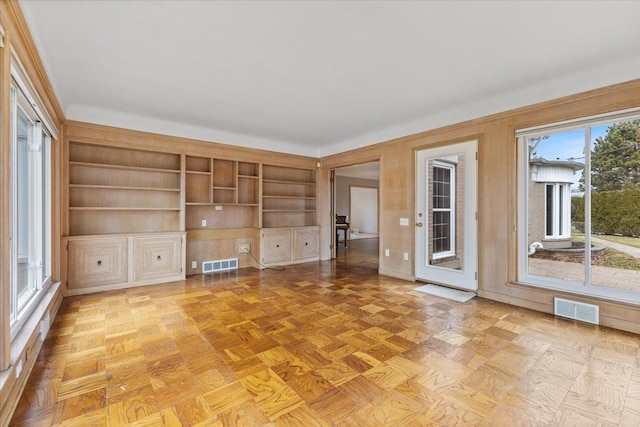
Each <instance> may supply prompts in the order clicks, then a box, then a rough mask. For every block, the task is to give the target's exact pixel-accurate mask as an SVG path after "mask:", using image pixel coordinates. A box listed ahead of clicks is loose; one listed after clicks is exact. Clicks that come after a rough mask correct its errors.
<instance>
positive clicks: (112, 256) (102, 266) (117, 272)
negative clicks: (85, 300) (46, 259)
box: [67, 238, 128, 289]
mask: <svg viewBox="0 0 640 427" xmlns="http://www.w3.org/2000/svg"><path fill="white" fill-rule="evenodd" d="M127 242H128V240H127V238H111V239H91V240H72V241H70V242H69V259H68V267H69V277H68V283H67V286H68V288H69V289H81V288H91V287H94V286H101V285H112V284H117V283H126V282H127V279H128V277H127V275H128V266H127V259H128V252H127V251H128V248H127V246H128V244H127Z"/></svg>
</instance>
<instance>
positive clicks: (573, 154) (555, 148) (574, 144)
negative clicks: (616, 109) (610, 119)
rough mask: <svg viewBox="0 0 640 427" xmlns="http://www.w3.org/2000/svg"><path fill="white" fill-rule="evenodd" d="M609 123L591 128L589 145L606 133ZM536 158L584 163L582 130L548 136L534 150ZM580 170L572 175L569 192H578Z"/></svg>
mask: <svg viewBox="0 0 640 427" xmlns="http://www.w3.org/2000/svg"><path fill="white" fill-rule="evenodd" d="M610 125H611V123H608V124H604V125H599V126H593V127H591V145H593V143H594V141H595V140H596V138H597V137H599V136H604V135H606V133H607V128H608V127H609V126H610ZM535 152H536V157H543V158H545V159H547V160H574V161H576V162H580V163H584V130H583V129H577V130H572V131H568V132H561V133H555V134H550V135H549V138H548V139H543V140H542V141H540V144H538V147H537V148H536V150H535ZM581 176H582V170H579V171H577V172H576V173H575V174H574V182H573V185H572V186H571V191H578V184H579V182H580V177H581Z"/></svg>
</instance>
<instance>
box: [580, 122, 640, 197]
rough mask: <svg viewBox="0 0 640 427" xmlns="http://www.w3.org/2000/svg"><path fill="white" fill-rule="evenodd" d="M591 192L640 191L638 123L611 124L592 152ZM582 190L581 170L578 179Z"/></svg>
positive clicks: (597, 140) (639, 130) (639, 128)
mask: <svg viewBox="0 0 640 427" xmlns="http://www.w3.org/2000/svg"><path fill="white" fill-rule="evenodd" d="M591 185H592V187H593V189H594V191H609V190H627V189H634V188H640V120H631V121H627V122H620V123H614V124H612V125H611V126H609V127H608V128H607V133H606V135H605V136H604V137H598V138H596V140H595V143H594V145H593V149H592V151H591ZM580 187H581V189H584V171H583V172H582V178H580Z"/></svg>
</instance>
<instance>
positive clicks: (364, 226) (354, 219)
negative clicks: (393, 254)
mask: <svg viewBox="0 0 640 427" xmlns="http://www.w3.org/2000/svg"><path fill="white" fill-rule="evenodd" d="M350 199H351V216H350V217H349V225H350V228H351V231H352V232H353V231H354V230H355V229H359V230H360V233H375V234H378V189H377V188H366V187H355V186H351V187H350Z"/></svg>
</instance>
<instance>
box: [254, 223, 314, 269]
mask: <svg viewBox="0 0 640 427" xmlns="http://www.w3.org/2000/svg"><path fill="white" fill-rule="evenodd" d="M318 233H319V228H318V227H291V228H264V229H262V232H261V233H260V236H261V239H260V253H261V263H262V264H263V265H264V266H266V267H269V266H272V265H285V264H295V263H300V262H308V261H317V260H318V259H319V257H318V255H319V238H318Z"/></svg>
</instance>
